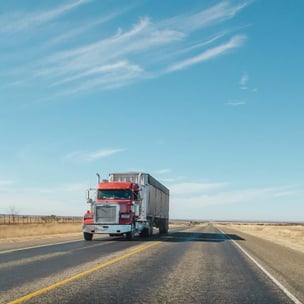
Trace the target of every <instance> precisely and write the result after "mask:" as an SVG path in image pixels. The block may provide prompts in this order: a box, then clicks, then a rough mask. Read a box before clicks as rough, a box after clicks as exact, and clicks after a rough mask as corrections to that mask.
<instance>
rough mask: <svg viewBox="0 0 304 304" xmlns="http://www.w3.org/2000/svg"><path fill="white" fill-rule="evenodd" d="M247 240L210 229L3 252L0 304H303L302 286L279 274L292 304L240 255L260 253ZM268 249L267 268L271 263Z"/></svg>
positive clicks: (1, 255) (214, 228)
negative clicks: (294, 294) (290, 293)
mask: <svg viewBox="0 0 304 304" xmlns="http://www.w3.org/2000/svg"><path fill="white" fill-rule="evenodd" d="M225 232H226V231H225ZM246 238H247V236H245V235H242V236H241V234H239V233H235V231H233V232H231V231H229V232H228V231H227V232H226V234H223V233H222V232H220V231H219V230H218V229H217V228H216V227H214V226H213V225H206V226H204V227H202V226H192V227H188V228H183V229H182V230H178V231H175V232H174V233H169V234H168V235H165V236H161V237H160V236H158V235H154V236H153V237H152V238H150V239H146V240H145V239H141V238H138V239H136V240H134V241H126V240H125V239H113V238H108V237H106V238H96V239H94V240H93V241H91V242H85V241H83V240H81V241H72V242H69V243H66V244H57V245H50V246H43V247H36V248H32V249H25V250H20V249H19V250H18V251H10V252H2V253H1V251H0V303H10V302H11V303H23V302H24V303H60V304H61V303H85V304H88V303H104V304H106V303H188V304H190V303H267V304H268V303H301V302H300V301H303V295H304V286H303V285H301V283H300V285H297V286H295V285H294V284H295V282H294V281H292V280H291V279H290V277H289V276H284V273H280V279H282V278H283V279H284V283H287V282H288V284H287V285H288V287H292V286H293V287H292V288H294V290H297V299H298V300H299V302H295V301H298V300H297V299H296V300H294V299H293V300H292V299H290V297H288V296H287V295H286V293H284V292H283V291H282V290H281V289H280V288H279V287H278V286H277V285H276V284H275V283H274V282H273V281H272V280H271V279H269V277H268V276H267V275H266V274H265V273H264V272H263V271H262V270H261V269H260V268H259V267H257V265H256V264H255V263H254V262H252V261H251V260H250V258H248V256H247V255H246V254H244V253H243V252H242V251H241V250H240V249H239V248H238V247H237V245H236V244H235V242H237V243H238V244H240V245H241V246H242V247H243V244H246V246H248V245H249V247H250V248H259V246H260V245H259V243H257V242H258V241H257V240H255V239H253V240H252V239H250V240H249V238H248V239H246ZM254 242H256V244H257V245H255V243H254ZM268 245H269V244H268ZM249 247H248V248H249ZM263 248H264V247H263ZM271 248H273V247H271V245H269V247H268V250H270V252H268V255H266V257H265V258H264V259H265V260H266V259H271V260H273V258H272V255H271V251H272V250H273V249H271ZM275 249H276V250H278V248H277V247H275ZM247 250H248V249H247ZM265 250H266V249H265ZM256 251H257V252H254V255H255V258H256V257H257V256H259V249H257V250H256ZM266 251H267V250H266ZM263 254H264V253H262V255H263ZM261 258H263V257H261ZM275 258H277V256H276V255H275ZM275 262H278V261H275ZM285 262H286V261H283V260H281V261H279V264H280V263H285ZM263 263H265V264H267V265H268V264H269V265H272V264H273V263H274V262H273V261H272V262H269V263H268V262H267V261H263ZM300 265H301V264H300ZM270 268H271V266H270ZM284 271H285V270H284ZM299 273H301V270H299ZM275 275H276V272H274V276H275ZM284 286H285V285H284Z"/></svg>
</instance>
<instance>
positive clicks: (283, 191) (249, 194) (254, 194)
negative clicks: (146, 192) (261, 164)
mask: <svg viewBox="0 0 304 304" xmlns="http://www.w3.org/2000/svg"><path fill="white" fill-rule="evenodd" d="M228 186H230V187H232V186H233V185H232V184H229V183H223V184H222V183H214V184H212V183H211V184H210V185H208V184H206V185H204V184H202V185H200V184H198V185H197V184H196V183H194V184H193V185H192V186H191V184H184V187H182V188H176V187H173V188H172V187H170V190H171V194H172V201H174V203H175V204H184V202H185V200H187V206H188V207H189V208H194V209H195V208H197V207H202V206H206V205H224V204H239V203H243V204H247V203H252V202H259V201H267V199H270V198H276V197H277V198H279V197H287V196H290V197H292V196H294V195H297V194H299V189H298V187H294V186H290V185H286V186H278V187H268V188H267V187H266V188H249V189H237V190H229V189H227V187H228ZM224 187H225V188H226V189H227V190H223V188H224ZM184 194H187V195H186V196H185V195H184Z"/></svg>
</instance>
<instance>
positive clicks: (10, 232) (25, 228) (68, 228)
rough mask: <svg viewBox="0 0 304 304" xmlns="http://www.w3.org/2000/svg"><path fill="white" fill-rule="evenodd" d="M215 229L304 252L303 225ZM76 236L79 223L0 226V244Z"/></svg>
mask: <svg viewBox="0 0 304 304" xmlns="http://www.w3.org/2000/svg"><path fill="white" fill-rule="evenodd" d="M181 225H186V224H185V223H178V224H177V223H171V224H170V228H171V229H174V228H176V227H178V226H181ZM200 225H205V224H204V223H201V224H200ZM217 226H219V227H221V226H225V227H227V228H231V229H235V230H236V231H241V232H244V233H247V234H250V235H253V236H256V237H259V238H262V239H265V240H268V241H271V242H273V243H276V244H279V245H282V246H285V247H288V248H292V249H294V250H297V251H300V252H302V253H304V224H297V225H296V224H294V225H292V224H245V223H239V224H238V223H225V224H223V223H217ZM77 234H79V236H80V237H82V232H81V223H47V224H17V225H1V229H0V243H6V242H10V243H13V242H18V241H24V240H31V239H35V240H37V239H41V238H48V237H54V236H58V237H61V236H67V235H77ZM236 234H237V232H236Z"/></svg>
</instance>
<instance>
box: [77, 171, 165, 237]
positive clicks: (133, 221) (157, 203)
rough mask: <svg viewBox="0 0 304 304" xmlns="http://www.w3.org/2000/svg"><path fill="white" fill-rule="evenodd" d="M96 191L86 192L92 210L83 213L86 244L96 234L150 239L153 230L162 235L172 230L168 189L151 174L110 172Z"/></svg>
mask: <svg viewBox="0 0 304 304" xmlns="http://www.w3.org/2000/svg"><path fill="white" fill-rule="evenodd" d="M97 177H98V180H97V188H90V189H89V190H88V191H87V203H88V204H89V205H90V208H89V209H88V210H87V212H86V213H85V214H84V217H83V224H82V231H83V237H84V239H85V240H86V241H91V240H92V239H93V236H94V234H108V235H109V236H123V235H124V236H126V238H127V239H128V240H132V239H133V238H134V236H135V235H140V236H142V237H149V236H151V235H152V234H153V227H155V228H158V229H159V233H160V234H164V233H167V232H168V227H169V189H168V188H166V187H165V186H164V185H163V184H161V183H160V182H159V181H158V180H156V179H155V178H154V177H152V176H151V175H150V174H148V173H142V172H127V173H110V174H109V177H108V179H107V180H102V181H101V180H100V175H99V174H98V173H97ZM92 196H93V197H92Z"/></svg>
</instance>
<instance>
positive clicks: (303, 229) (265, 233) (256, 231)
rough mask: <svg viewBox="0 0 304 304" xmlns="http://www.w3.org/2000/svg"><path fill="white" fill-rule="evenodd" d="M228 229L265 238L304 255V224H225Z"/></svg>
mask: <svg viewBox="0 0 304 304" xmlns="http://www.w3.org/2000/svg"><path fill="white" fill-rule="evenodd" d="M225 226H226V227H229V228H232V229H236V230H239V231H242V232H244V233H247V234H250V235H253V236H257V237H260V238H263V239H265V240H268V241H271V242H273V243H276V244H279V245H283V246H285V247H289V248H292V249H294V250H297V251H300V252H302V253H304V224H303V225H288V224H286V225H285V224H232V223H230V224H225Z"/></svg>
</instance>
